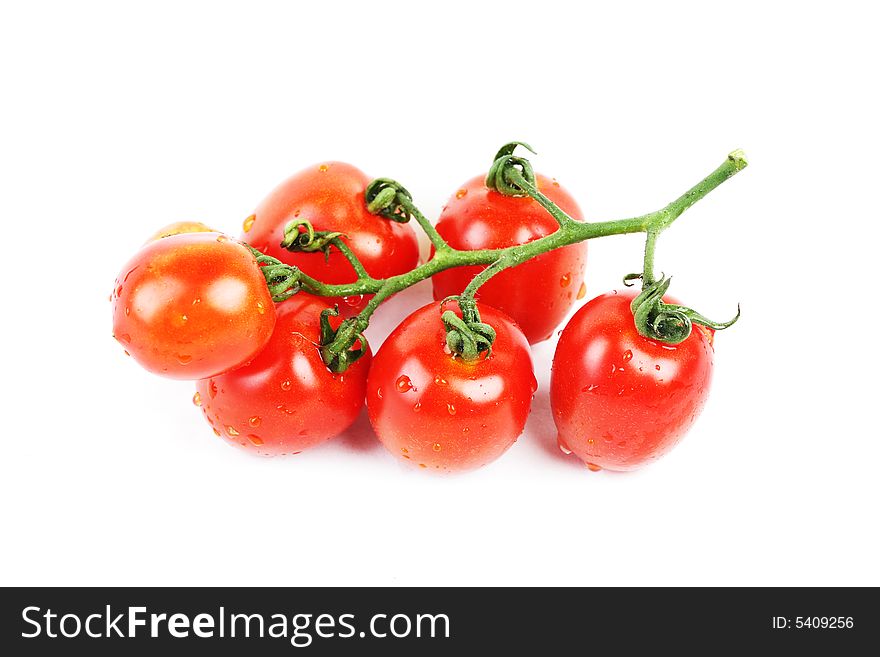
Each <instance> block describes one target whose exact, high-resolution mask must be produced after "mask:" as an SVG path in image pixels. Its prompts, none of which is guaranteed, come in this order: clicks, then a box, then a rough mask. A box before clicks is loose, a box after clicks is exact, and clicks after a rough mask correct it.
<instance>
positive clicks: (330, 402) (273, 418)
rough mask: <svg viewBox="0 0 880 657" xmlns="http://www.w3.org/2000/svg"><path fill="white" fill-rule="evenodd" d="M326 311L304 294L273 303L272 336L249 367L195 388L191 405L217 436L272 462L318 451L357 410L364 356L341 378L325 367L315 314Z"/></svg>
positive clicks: (363, 385) (364, 375) (364, 376)
mask: <svg viewBox="0 0 880 657" xmlns="http://www.w3.org/2000/svg"><path fill="white" fill-rule="evenodd" d="M328 307H329V306H328V304H327V303H326V302H325V301H324V300H323V299H319V298H317V297H313V296H311V295H308V294H305V293H300V294H298V295H296V296H295V297H293V298H291V299H288V300H287V301H284V302H283V303H280V304H279V305H278V310H277V314H278V320H277V322H276V323H275V331H274V333H273V334H272V338H271V340H269V343H268V344H267V345H266V348H265V349H263V351H261V352H260V354H259V355H258V356H257V357H256V358H255V359H254V360H253V361H252V362H251V363H250V364H248V365H246V366H244V367H240V368H238V369H237V370H234V371H232V372H229V373H227V374H224V375H222V376H216V377H211V378H210V379H206V380H203V381H199V382H198V383H197V385H196V390H197V392H196V396H195V397H194V398H193V400H194V402H195V403H196V405H198V406H201V409H202V411H203V413H204V415H205V418H206V419H207V420H208V423H209V424H210V425H211V426H212V427H213V429H214V432H215V433H216V434H217V435H219V436H221V437H223V439H224V440H226V441H227V442H229V443H230V444H233V445H236V446H239V447H242V448H244V449H246V450H248V451H251V452H253V453H256V454H260V455H263V456H278V455H285V454H295V453H298V452H301V451H302V450H304V449H308V448H309V447H313V446H315V445H318V444H320V443H322V442H324V441H326V440H329V439H330V438H333V437H334V436H336V435H338V434H340V433H342V432H343V431H345V429H347V428H348V427H349V426H350V425H351V423H352V422H354V420H355V418H357V416H358V414H359V413H360V411H361V409H362V408H363V406H364V391H365V389H366V383H367V372H368V371H369V368H370V359H371V355H370V353H369V351H368V353H367V354H365V355H364V356H363V357H361V358H360V359H359V360H357V361H356V362H355V363H354V364H353V365H352V366H351V367H349V368H348V370H346V371H345V373H343V374H334V373H333V372H331V371H330V370H328V369H327V367H326V366H325V365H324V362H323V361H322V360H321V354H320V352H319V350H318V346H319V340H320V324H319V318H320V314H321V311H322V310H324V309H326V308H328ZM331 323H332V320H331ZM336 325H338V322H336Z"/></svg>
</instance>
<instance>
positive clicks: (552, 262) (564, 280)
mask: <svg viewBox="0 0 880 657" xmlns="http://www.w3.org/2000/svg"><path fill="white" fill-rule="evenodd" d="M537 183H538V189H540V190H541V192H543V193H544V194H545V195H546V196H547V197H548V198H549V199H550V200H552V201H553V202H554V203H556V205H558V206H559V207H560V208H562V209H563V210H564V211H565V212H566V213H567V214H568V215H569V216H570V217H572V218H573V219H577V220H578V221H581V220H582V219H583V217H582V215H581V211H580V208H579V207H578V205H577V203H576V202H575V200H574V199H573V198H572V197H571V196H570V195H569V193H568V192H566V191H565V190H564V189H563V188H562V187H560V186H559V183H557V182H556V181H552V180H550V179H548V178H545V177H544V176H541V175H538V176H537ZM557 229H558V224H557V223H556V220H555V219H554V218H553V217H552V216H550V213H548V212H547V211H546V210H545V209H544V208H542V207H541V206H540V205H539V204H538V203H537V201H534V200H532V199H531V198H528V197H513V196H504V195H503V194H500V193H498V192H496V191H494V190H490V189H488V188H487V187H486V184H485V177H477V178H473V179H471V180H470V181H468V182H467V183H465V185H464V186H463V187H462V188H461V189H459V190H458V192H456V194H455V195H454V196H453V197H452V198H451V199H449V202H448V204H447V205H446V207H445V208H443V212H442V213H441V214H440V219H439V221H438V222H437V232H439V233H440V235H442V236H443V239H445V240H446V241H447V242H448V243H449V245H450V246H452V247H454V248H456V249H463V250H468V251H474V250H477V249H500V248H505V247H508V246H515V245H517V244H525V243H526V242H531V241H533V240H536V239H538V238H541V237H544V236H545V235H549V234H550V233H553V232H556V230H557ZM586 260H587V243H586V242H581V243H579V244H572V245H571V246H566V247H564V248H561V249H557V250H555V251H552V252H549V253H544V254H542V255H540V256H538V257H536V258H533V259H532V260H528V261H526V262H524V263H523V264H521V265H519V266H517V267H514V268H512V269H508V270H507V271H503V272H501V273H500V274H496V275H495V276H494V277H492V278H491V279H490V280H489V281H488V282H487V283H485V284H484V285H483V286H482V287H480V290H479V292H478V293H477V298H478V299H479V300H480V301H482V302H483V303H485V304H487V305H489V306H492V307H493V308H497V309H499V310H501V311H503V312H505V313H507V314H508V315H510V317H512V318H513V319H514V320H515V321H516V323H517V324H519V326H520V328H521V329H522V331H523V333H525V335H526V337H527V338H528V340H529V342H530V343H532V344H534V343H536V342H540V341H542V340H546V339H547V338H549V337H550V336H551V335H552V334H553V329H555V328H556V327H557V326H558V325H559V323H560V322H561V321H562V320H563V319H564V318H565V316H566V315H567V314H568V311H569V309H570V308H571V306H572V304H573V303H574V301H575V298H578V299H580V298H583V295H584V294H585V293H586V288H585V287H583V281H584V278H583V268H584V265H585V264H586ZM483 269H484V267H456V268H454V269H448V270H446V271H444V272H441V273H439V274H437V275H435V276H434V277H433V279H432V280H433V282H434V298H435V299H438V300H439V299H445V298H446V297H448V296H452V295H456V294H460V293H461V292H462V290H464V288H465V287H466V286H467V284H468V283H470V281H471V279H472V278H473V277H474V276H475V275H476V274H478V273H479V272H480V271H481V270H483Z"/></svg>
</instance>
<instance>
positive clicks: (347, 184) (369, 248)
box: [242, 162, 419, 314]
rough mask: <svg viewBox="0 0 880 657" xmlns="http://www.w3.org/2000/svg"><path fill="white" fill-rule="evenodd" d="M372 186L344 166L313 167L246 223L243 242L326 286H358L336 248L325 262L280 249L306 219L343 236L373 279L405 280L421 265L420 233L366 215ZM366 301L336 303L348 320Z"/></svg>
mask: <svg viewBox="0 0 880 657" xmlns="http://www.w3.org/2000/svg"><path fill="white" fill-rule="evenodd" d="M370 180H371V179H370V178H369V177H368V176H367V175H366V174H365V173H364V172H363V171H361V170H359V169H357V168H355V167H353V166H352V165H350V164H345V163H344V162H327V163H325V164H321V165H316V166H313V167H309V168H308V169H305V170H303V171H301V172H299V173H297V174H296V175H294V176H292V177H291V178H288V179H287V180H285V181H284V182H283V183H281V184H280V185H279V186H278V187H276V188H275V189H274V190H273V191H272V192H271V193H270V194H269V196H267V197H266V198H265V199H264V200H263V201H262V203H260V205H259V206H258V207H257V209H256V211H255V212H254V214H253V215H251V216H250V217H248V218H247V219H245V222H244V226H243V228H244V232H243V233H242V239H243V240H245V241H246V242H248V244H250V245H251V246H253V247H254V248H255V249H258V250H259V251H262V252H263V253H265V254H267V255H270V256H272V257H274V258H278V259H279V260H280V261H281V262H284V263H287V264H288V265H295V266H297V267H299V268H300V269H301V270H302V271H303V272H305V273H306V274H308V275H309V276H311V277H313V278H316V279H318V280H320V281H321V282H323V283H328V284H340V283H352V282H354V281H356V280H357V274H356V273H355V270H354V268H353V267H352V266H351V263H349V262H348V260H346V258H345V256H344V255H343V254H342V253H340V252H339V251H338V250H337V249H334V248H331V250H330V253H329V256H325V254H324V253H321V252H315V253H300V252H291V251H288V250H287V249H285V248H283V247H282V246H281V241H282V240H283V239H284V229H285V227H286V226H287V225H288V224H289V223H290V222H291V221H293V220H296V219H303V220H307V221H309V222H310V223H311V224H312V226H313V227H314V229H315V230H316V231H333V232H341V233H343V235H344V237H342V238H341V239H342V240H343V241H344V242H345V243H346V244H348V246H349V247H350V248H351V250H352V251H353V252H354V253H355V255H357V256H358V258H359V260H360V261H361V263H362V264H363V265H364V268H365V269H366V270H367V273H369V274H370V275H371V276H373V277H374V278H388V277H389V276H395V275H397V274H403V273H405V272H407V271H409V270H411V269H413V268H414V267H415V266H416V265H417V264H418V260H419V247H418V241H417V239H416V234H415V231H414V230H413V228H412V226H410V225H409V224H402V223H398V222H395V221H390V220H388V219H383V218H382V217H379V216H377V215H374V214H371V213H370V212H368V211H367V208H366V205H365V202H364V193H365V190H366V187H367V185H368V184H369V183H370ZM367 300H368V299H367V298H365V297H364V296H361V295H356V296H351V297H343V298H341V299H331V301H334V302H337V303H339V308H340V310H341V311H342V312H343V313H346V314H354V313H355V312H357V311H359V310H360V309H362V308H363V306H364V305H366V302H367Z"/></svg>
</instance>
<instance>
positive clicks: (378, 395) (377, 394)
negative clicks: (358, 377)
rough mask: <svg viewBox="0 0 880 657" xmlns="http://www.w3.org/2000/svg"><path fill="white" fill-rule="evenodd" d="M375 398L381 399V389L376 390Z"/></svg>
mask: <svg viewBox="0 0 880 657" xmlns="http://www.w3.org/2000/svg"><path fill="white" fill-rule="evenodd" d="M376 396H377V397H378V398H379V399H382V388H376Z"/></svg>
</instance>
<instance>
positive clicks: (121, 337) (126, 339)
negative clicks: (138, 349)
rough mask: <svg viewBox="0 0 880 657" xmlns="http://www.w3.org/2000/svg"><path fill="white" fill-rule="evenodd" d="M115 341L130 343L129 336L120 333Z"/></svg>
mask: <svg viewBox="0 0 880 657" xmlns="http://www.w3.org/2000/svg"><path fill="white" fill-rule="evenodd" d="M116 339H117V340H119V341H120V342H124V343H126V344H130V343H131V336H130V335H129V334H128V333H120V334H119V335H118V336H116Z"/></svg>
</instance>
